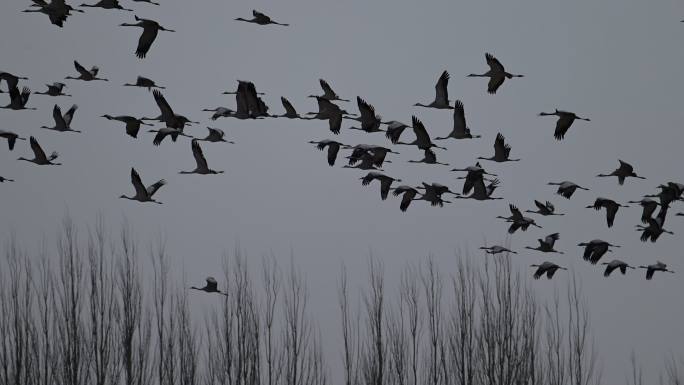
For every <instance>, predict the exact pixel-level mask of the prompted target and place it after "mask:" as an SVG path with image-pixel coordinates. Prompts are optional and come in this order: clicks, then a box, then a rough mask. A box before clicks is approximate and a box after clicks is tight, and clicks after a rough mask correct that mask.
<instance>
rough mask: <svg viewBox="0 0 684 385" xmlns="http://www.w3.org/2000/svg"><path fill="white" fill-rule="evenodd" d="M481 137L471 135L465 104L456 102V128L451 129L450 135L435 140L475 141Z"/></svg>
mask: <svg viewBox="0 0 684 385" xmlns="http://www.w3.org/2000/svg"><path fill="white" fill-rule="evenodd" d="M480 137H481V136H480V135H473V134H471V133H470V128H469V127H468V125H467V124H466V119H465V111H464V109H463V102H461V101H460V100H457V101H456V102H454V127H453V128H452V129H451V132H450V133H449V135H447V136H445V137H441V138H435V140H444V139H449V138H454V139H473V138H480Z"/></svg>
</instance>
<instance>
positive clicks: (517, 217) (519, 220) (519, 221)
mask: <svg viewBox="0 0 684 385" xmlns="http://www.w3.org/2000/svg"><path fill="white" fill-rule="evenodd" d="M508 208H509V210H510V211H511V216H510V217H502V216H497V218H498V219H503V220H505V221H506V222H510V223H511V225H510V227H509V228H508V233H509V234H515V232H516V231H518V229H520V230H522V231H527V229H528V228H529V227H530V226H534V227H538V228H540V229H541V228H542V227H541V226H539V225H538V224H537V223H536V222H535V221H534V219H532V218H529V217H525V216H523V215H522V212H520V209H519V208H518V207H517V206H515V205H513V204H510V205H508Z"/></svg>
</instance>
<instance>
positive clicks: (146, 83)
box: [124, 24, 166, 91]
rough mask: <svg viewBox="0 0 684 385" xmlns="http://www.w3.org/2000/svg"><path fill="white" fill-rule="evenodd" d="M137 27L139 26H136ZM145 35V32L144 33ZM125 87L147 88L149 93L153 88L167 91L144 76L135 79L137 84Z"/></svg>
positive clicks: (127, 84)
mask: <svg viewBox="0 0 684 385" xmlns="http://www.w3.org/2000/svg"><path fill="white" fill-rule="evenodd" d="M136 25H137V24H136ZM143 33H144V31H143ZM124 87H140V88H147V90H148V91H152V88H159V89H160V90H164V89H166V87H162V86H158V85H157V84H156V83H155V82H154V80H152V79H149V78H146V77H143V76H138V77H137V78H136V79H135V83H126V84H124Z"/></svg>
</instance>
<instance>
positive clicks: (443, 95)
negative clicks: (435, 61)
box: [414, 71, 453, 110]
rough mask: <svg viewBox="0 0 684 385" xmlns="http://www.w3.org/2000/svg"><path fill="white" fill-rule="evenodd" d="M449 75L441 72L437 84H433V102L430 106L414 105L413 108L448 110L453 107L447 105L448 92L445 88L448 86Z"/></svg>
mask: <svg viewBox="0 0 684 385" xmlns="http://www.w3.org/2000/svg"><path fill="white" fill-rule="evenodd" d="M449 77H450V76H449V73H448V72H447V71H444V72H442V75H440V77H439V80H437V84H435V100H434V101H433V102H432V103H430V104H422V103H416V104H414V106H418V107H429V108H439V109H445V110H450V109H452V108H453V107H451V106H450V105H449V91H448V90H447V86H448V85H449Z"/></svg>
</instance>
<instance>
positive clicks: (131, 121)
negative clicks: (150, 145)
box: [102, 114, 152, 138]
mask: <svg viewBox="0 0 684 385" xmlns="http://www.w3.org/2000/svg"><path fill="white" fill-rule="evenodd" d="M102 117H103V118H106V119H107V120H116V121H118V122H121V123H125V124H126V134H127V135H128V136H131V137H133V138H137V137H138V132H139V131H140V126H141V125H143V126H152V124H149V123H145V122H143V121H142V120H141V119H138V118H135V117H133V116H128V115H121V116H111V115H107V114H105V115H102Z"/></svg>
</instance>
